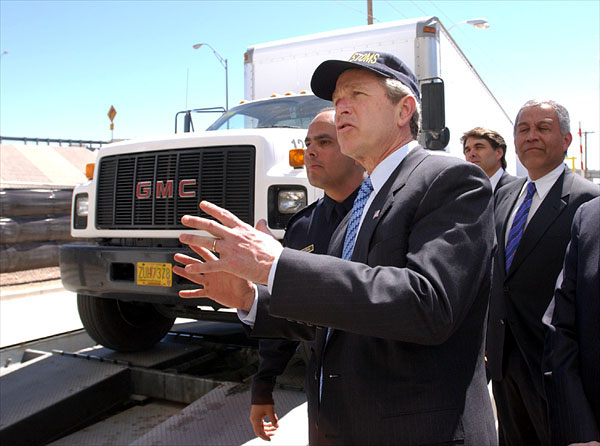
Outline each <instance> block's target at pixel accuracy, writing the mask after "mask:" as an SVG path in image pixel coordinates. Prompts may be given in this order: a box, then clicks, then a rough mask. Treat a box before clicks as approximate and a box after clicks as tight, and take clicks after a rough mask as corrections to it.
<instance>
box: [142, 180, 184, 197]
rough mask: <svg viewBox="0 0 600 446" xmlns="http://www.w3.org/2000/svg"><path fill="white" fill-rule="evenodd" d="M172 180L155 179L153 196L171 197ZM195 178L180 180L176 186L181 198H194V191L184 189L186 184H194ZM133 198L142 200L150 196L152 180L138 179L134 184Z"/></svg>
mask: <svg viewBox="0 0 600 446" xmlns="http://www.w3.org/2000/svg"><path fill="white" fill-rule="evenodd" d="M173 184H174V181H173V180H167V181H157V182H156V187H155V188H154V190H155V198H173ZM195 185H196V180H181V181H180V182H179V187H178V188H177V194H178V195H179V197H181V198H194V197H195V196H196V191H195V190H191V191H186V187H187V186H190V187H191V186H195ZM135 198H139V199H140V200H144V199H146V198H152V181H140V182H139V183H137V184H136V185H135Z"/></svg>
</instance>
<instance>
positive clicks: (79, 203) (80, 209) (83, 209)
mask: <svg viewBox="0 0 600 446" xmlns="http://www.w3.org/2000/svg"><path fill="white" fill-rule="evenodd" d="M75 200H76V201H75V213H76V214H77V216H78V217H87V216H88V212H89V202H90V201H89V198H88V196H87V194H80V195H77V198H76V199H75Z"/></svg>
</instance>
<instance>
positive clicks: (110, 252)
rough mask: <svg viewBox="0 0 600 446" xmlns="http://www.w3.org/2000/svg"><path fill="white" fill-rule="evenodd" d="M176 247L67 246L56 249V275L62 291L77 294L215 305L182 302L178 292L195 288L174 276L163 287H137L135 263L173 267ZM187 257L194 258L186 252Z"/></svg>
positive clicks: (189, 301)
mask: <svg viewBox="0 0 600 446" xmlns="http://www.w3.org/2000/svg"><path fill="white" fill-rule="evenodd" d="M176 252H182V250H181V249H176V248H139V247H135V248H133V247H114V246H99V245H79V244H67V245H61V247H60V257H59V259H60V260H59V263H60V276H61V280H62V283H63V286H64V287H65V289H67V290H69V291H73V292H75V293H78V294H89V295H91V296H96V297H104V298H110V299H119V300H124V301H138V302H149V303H156V304H167V305H182V304H185V305H209V306H212V307H215V308H218V307H219V305H218V304H216V303H215V302H213V301H212V300H210V299H185V300H184V299H182V298H180V297H179V296H178V293H179V291H180V290H183V289H195V288H198V287H199V286H198V285H196V284H193V283H191V282H190V281H188V280H187V279H184V278H182V277H180V276H178V275H176V274H173V277H172V284H171V286H170V287H166V286H146V285H138V284H137V282H136V265H137V263H138V262H157V263H170V264H175V262H174V260H173V255H174V254H175V253H176ZM188 254H190V255H194V253H193V252H191V251H189V252H188Z"/></svg>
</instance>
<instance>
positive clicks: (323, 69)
mask: <svg viewBox="0 0 600 446" xmlns="http://www.w3.org/2000/svg"><path fill="white" fill-rule="evenodd" d="M353 68H364V69H366V70H369V71H372V72H373V73H376V74H378V75H380V76H383V77H387V78H390V79H396V80H398V81H400V82H402V83H403V84H404V85H406V86H407V87H408V88H409V89H410V91H412V93H413V94H414V95H415V98H416V99H417V101H419V102H421V94H420V93H419V81H418V80H417V77H416V76H415V75H414V73H413V72H412V71H411V69H410V68H408V66H407V65H406V64H405V63H404V62H402V61H401V60H400V59H398V58H397V57H396V56H394V55H393V54H388V53H378V52H376V51H360V52H357V53H354V54H353V55H352V56H350V59H348V60H347V61H346V60H326V61H325V62H323V63H321V65H319V66H318V67H317V69H316V70H315V72H314V73H313V75H312V79H311V81H310V88H311V89H312V91H313V93H314V94H315V95H317V96H318V97H320V98H322V99H326V100H328V101H331V97H332V96H333V91H334V90H335V84H336V82H337V80H338V77H340V75H341V74H342V73H343V72H344V71H346V70H350V69H353Z"/></svg>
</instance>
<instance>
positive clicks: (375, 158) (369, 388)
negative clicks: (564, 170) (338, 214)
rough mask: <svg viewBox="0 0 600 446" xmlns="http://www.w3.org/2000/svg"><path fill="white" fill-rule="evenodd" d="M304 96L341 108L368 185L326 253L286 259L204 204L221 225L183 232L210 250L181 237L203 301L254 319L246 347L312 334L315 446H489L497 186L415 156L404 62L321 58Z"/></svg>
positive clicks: (197, 221) (411, 89)
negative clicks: (241, 289) (234, 280)
mask: <svg viewBox="0 0 600 446" xmlns="http://www.w3.org/2000/svg"><path fill="white" fill-rule="evenodd" d="M311 86H312V90H313V92H314V93H315V94H316V95H317V96H319V97H322V98H324V99H333V102H334V105H335V109H336V124H337V135H338V140H339V142H340V145H341V148H342V152H343V153H344V154H345V155H348V156H350V157H352V158H354V159H355V160H357V161H359V162H360V163H361V164H362V165H363V167H365V169H366V170H367V172H368V173H369V177H367V179H366V180H365V181H364V182H363V185H362V186H361V189H360V191H359V193H358V195H357V198H356V200H355V202H354V206H353V208H352V211H351V213H350V215H349V216H348V217H346V219H344V221H343V222H342V224H341V225H340V227H339V228H338V230H337V231H336V233H335V234H334V236H333V238H332V241H331V244H330V247H329V255H309V254H306V253H303V252H300V251H295V250H291V249H287V248H282V247H281V245H279V244H277V243H276V242H275V241H273V240H272V239H271V238H269V237H268V236H266V235H264V234H261V233H260V232H258V231H256V230H255V229H253V228H251V227H250V226H249V225H246V224H244V223H243V222H241V221H240V220H239V219H237V218H235V216H233V215H232V214H231V213H229V212H227V211H226V210H224V209H221V208H218V207H216V206H214V205H212V204H210V203H206V202H203V203H201V205H200V207H201V209H202V210H204V211H205V212H207V213H208V214H209V215H211V216H213V217H214V218H216V219H217V220H219V221H220V222H221V224H219V223H217V222H215V221H213V220H208V219H202V218H198V217H191V216H186V217H184V218H183V219H182V221H183V223H184V224H186V225H188V226H190V227H192V228H196V229H200V230H206V231H208V232H209V233H210V234H212V236H214V237H217V239H213V238H212V237H206V236H201V235H195V234H182V235H181V237H180V240H181V241H182V242H183V243H188V244H190V245H192V246H195V249H197V250H198V252H201V253H204V254H205V255H207V262H206V263H195V264H193V265H188V266H186V269H187V270H188V271H189V272H190V273H194V274H205V277H206V276H208V278H207V279H206V280H205V281H204V282H208V284H209V286H208V288H207V289H205V291H204V292H205V295H207V296H209V297H212V298H214V299H215V300H217V301H219V302H221V303H223V304H225V305H227V306H232V307H236V308H239V309H242V310H244V311H248V314H247V315H245V314H244V320H247V321H248V322H250V323H252V322H251V320H252V319H254V322H253V329H252V334H253V335H258V336H263V335H282V334H285V335H287V334H289V335H296V336H304V334H307V333H309V332H311V331H312V335H314V337H315V353H314V354H313V356H312V359H311V364H310V365H309V370H310V372H311V374H310V379H309V383H308V387H307V399H308V410H309V415H308V418H309V431H310V433H309V436H310V442H311V444H361V445H362V444H402V445H416V444H419V445H424V444H477V445H485V444H495V443H496V432H495V427H494V419H493V413H492V409H491V403H490V398H489V394H488V392H487V386H486V377H485V368H484V358H483V348H484V342H483V339H484V332H485V322H486V314H487V307H488V295H489V288H490V274H491V260H492V251H493V247H494V234H493V215H492V214H493V211H492V207H493V205H492V200H491V198H492V191H491V187H490V183H489V181H488V179H487V178H486V176H485V174H484V172H483V171H482V170H481V169H479V168H477V167H476V166H473V165H471V164H469V163H465V162H464V161H462V160H458V159H456V158H452V157H446V156H435V155H431V154H429V153H427V152H426V151H425V150H424V149H423V148H421V147H419V146H418V144H416V142H415V141H414V140H415V139H416V136H417V133H418V130H419V89H418V83H417V80H416V78H415V77H414V74H413V73H412V72H411V71H410V70H409V69H408V68H407V67H406V65H405V64H404V63H403V62H402V61H400V60H399V59H397V58H396V57H395V56H392V55H389V54H385V53H377V52H371V51H364V52H360V53H355V54H353V55H352V56H351V58H350V59H349V60H348V61H338V60H335V61H334V60H330V61H326V62H324V63H322V64H321V65H320V66H319V67H318V68H317V69H316V71H315V73H314V74H313V78H312V82H311ZM214 240H216V241H214ZM354 242H355V244H354ZM210 249H215V250H216V251H218V252H219V254H220V257H219V259H216V257H214V256H208V254H209V253H208V250H210ZM340 257H341V258H340ZM215 272H219V273H218V274H225V275H227V274H235V275H237V276H240V277H242V278H245V279H247V280H250V281H252V282H254V283H257V284H263V285H268V286H267V287H266V288H265V287H263V286H258V293H257V296H256V297H255V296H253V295H249V293H243V295H241V294H236V293H229V294H227V295H224V294H221V295H219V291H221V290H219V289H218V288H219V285H218V284H217V286H216V288H215V289H213V290H212V291H211V283H210V282H212V281H213V280H214V277H215V276H213V274H215ZM198 279H199V281H200V282H202V280H201V278H200V277H199V278H198ZM221 283H222V282H221ZM286 319H291V320H295V321H299V323H297V324H292V323H291V322H289V321H287V320H286ZM315 327H316V328H315ZM294 332H295V333H294Z"/></svg>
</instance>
